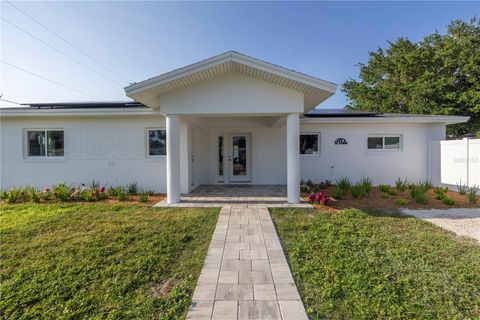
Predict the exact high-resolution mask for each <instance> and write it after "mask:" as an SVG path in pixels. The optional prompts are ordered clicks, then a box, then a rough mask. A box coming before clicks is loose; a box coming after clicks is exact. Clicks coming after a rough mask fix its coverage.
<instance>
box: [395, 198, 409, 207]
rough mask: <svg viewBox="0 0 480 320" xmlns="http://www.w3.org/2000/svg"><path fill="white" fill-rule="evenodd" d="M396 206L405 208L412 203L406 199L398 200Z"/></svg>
mask: <svg viewBox="0 0 480 320" xmlns="http://www.w3.org/2000/svg"><path fill="white" fill-rule="evenodd" d="M395 203H396V204H398V205H401V206H405V205H407V204H409V203H410V201H409V200H408V199H405V198H400V199H397V201H395Z"/></svg>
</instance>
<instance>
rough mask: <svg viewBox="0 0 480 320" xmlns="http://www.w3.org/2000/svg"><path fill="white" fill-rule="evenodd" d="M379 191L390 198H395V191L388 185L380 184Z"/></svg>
mask: <svg viewBox="0 0 480 320" xmlns="http://www.w3.org/2000/svg"><path fill="white" fill-rule="evenodd" d="M379 188H380V191H382V192H385V193H387V194H389V195H391V196H396V195H397V191H395V190H394V189H393V188H392V187H391V186H390V185H388V184H381V185H379Z"/></svg>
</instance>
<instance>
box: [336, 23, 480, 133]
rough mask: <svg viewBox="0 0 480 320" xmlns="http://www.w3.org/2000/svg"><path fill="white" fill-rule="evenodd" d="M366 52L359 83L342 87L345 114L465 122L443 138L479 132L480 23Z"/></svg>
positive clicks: (452, 26) (455, 25)
mask: <svg viewBox="0 0 480 320" xmlns="http://www.w3.org/2000/svg"><path fill="white" fill-rule="evenodd" d="M388 44H389V45H388V48H386V49H382V48H379V49H378V50H377V51H373V52H370V53H369V55H370V58H369V61H368V63H367V64H363V63H360V64H358V66H359V67H360V75H359V80H354V79H349V80H348V81H346V82H345V83H344V84H343V86H342V91H344V92H345V94H346V95H347V97H348V99H349V105H348V106H347V108H349V109H354V110H365V111H378V112H388V113H416V114H431V115H462V116H470V121H469V122H468V123H466V124H460V125H454V126H450V127H449V130H448V132H449V136H451V137H457V136H461V135H464V134H466V133H475V132H479V131H480V23H479V20H478V18H477V17H474V18H473V19H472V20H471V21H470V22H465V21H461V20H456V21H452V22H451V23H450V24H449V25H448V28H447V33H446V34H440V33H439V32H438V31H436V32H435V33H433V34H431V35H428V36H426V37H425V38H424V39H423V40H422V41H420V42H417V43H415V42H412V41H410V40H408V39H406V38H399V39H397V40H396V41H395V42H389V43H388Z"/></svg>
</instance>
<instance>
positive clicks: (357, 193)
mask: <svg viewBox="0 0 480 320" xmlns="http://www.w3.org/2000/svg"><path fill="white" fill-rule="evenodd" d="M350 191H351V192H352V197H353V198H354V199H360V198H363V197H364V196H365V189H364V187H363V186H362V184H361V183H355V184H354V185H353V186H351V187H350Z"/></svg>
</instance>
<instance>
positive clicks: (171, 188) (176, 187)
mask: <svg viewBox="0 0 480 320" xmlns="http://www.w3.org/2000/svg"><path fill="white" fill-rule="evenodd" d="M167 202H168V203H169V204H170V203H176V202H180V123H179V121H178V117H177V116H167Z"/></svg>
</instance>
